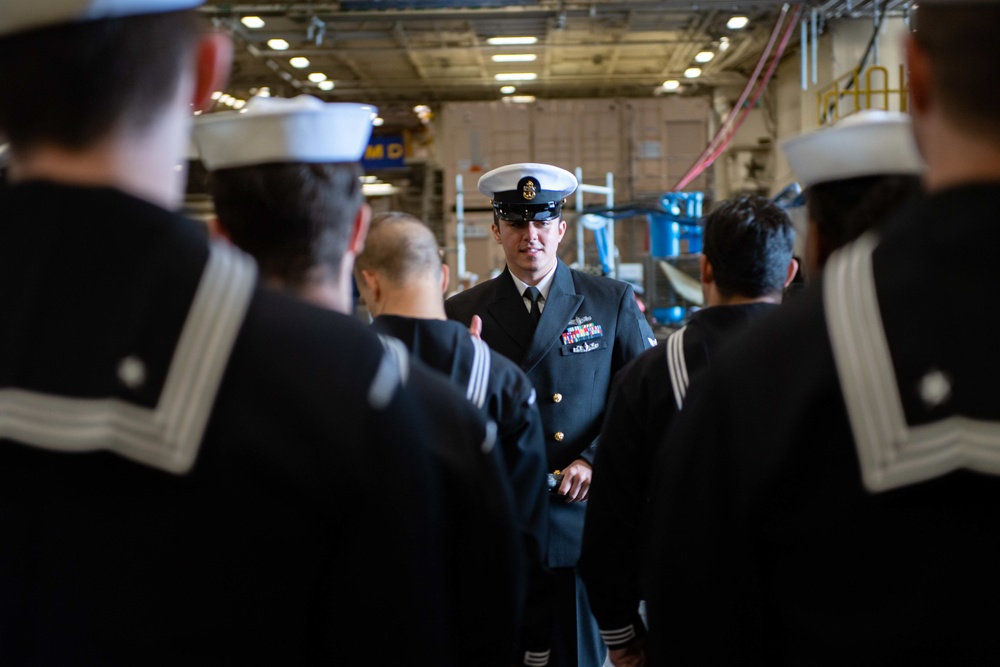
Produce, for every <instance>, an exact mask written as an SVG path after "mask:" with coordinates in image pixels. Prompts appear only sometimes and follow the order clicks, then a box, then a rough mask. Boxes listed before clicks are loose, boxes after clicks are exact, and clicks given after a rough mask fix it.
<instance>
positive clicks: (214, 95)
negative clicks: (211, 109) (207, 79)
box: [212, 90, 222, 101]
mask: <svg viewBox="0 0 1000 667" xmlns="http://www.w3.org/2000/svg"><path fill="white" fill-rule="evenodd" d="M220 97H222V91H221V90H217V91H215V92H214V93H212V99H213V100H216V101H218V100H219V98H220Z"/></svg>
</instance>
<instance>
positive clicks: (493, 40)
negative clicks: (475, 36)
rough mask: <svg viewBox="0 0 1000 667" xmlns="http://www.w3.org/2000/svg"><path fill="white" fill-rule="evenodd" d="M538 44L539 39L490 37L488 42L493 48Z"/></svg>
mask: <svg viewBox="0 0 1000 667" xmlns="http://www.w3.org/2000/svg"><path fill="white" fill-rule="evenodd" d="M536 42H538V38H537V37H490V38H489V39H487V40H486V43H487V44H492V45H493V46H515V45H519V44H535V43H536Z"/></svg>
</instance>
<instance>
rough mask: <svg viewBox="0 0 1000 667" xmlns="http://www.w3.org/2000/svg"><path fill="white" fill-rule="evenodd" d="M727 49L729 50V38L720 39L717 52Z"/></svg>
mask: <svg viewBox="0 0 1000 667" xmlns="http://www.w3.org/2000/svg"><path fill="white" fill-rule="evenodd" d="M728 48H729V38H728V37H723V38H722V39H720V40H719V50H720V51H725V50H726V49H728Z"/></svg>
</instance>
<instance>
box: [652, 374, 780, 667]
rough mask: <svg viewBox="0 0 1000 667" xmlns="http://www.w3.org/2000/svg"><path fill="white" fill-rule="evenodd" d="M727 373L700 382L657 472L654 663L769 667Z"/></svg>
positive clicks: (654, 499)
mask: <svg viewBox="0 0 1000 667" xmlns="http://www.w3.org/2000/svg"><path fill="white" fill-rule="evenodd" d="M719 370H721V369H719V368H718V367H716V368H713V369H711V370H710V371H709V372H708V373H706V374H705V375H704V376H702V377H701V379H700V380H699V382H698V383H696V384H695V385H693V386H692V390H691V393H690V394H689V395H688V397H687V399H686V400H685V403H684V409H683V410H682V411H681V412H680V413H679V415H678V418H677V419H676V420H675V428H674V429H673V430H672V431H671V433H670V434H668V436H667V437H668V443H669V446H667V447H664V448H662V449H661V451H660V453H659V455H658V456H657V460H656V463H655V464H654V467H653V471H652V472H653V486H652V492H651V495H650V526H651V530H650V536H651V537H650V548H649V569H648V570H647V574H648V588H647V611H648V619H649V636H648V638H647V649H648V654H649V656H650V661H651V664H654V662H655V664H668V663H669V664H693V663H698V664H769V663H768V662H767V661H766V660H765V661H764V662H758V661H757V660H756V659H749V660H748V658H749V657H750V656H754V655H756V656H758V658H759V657H760V653H759V649H760V646H759V644H758V642H760V641H761V639H762V637H763V635H762V633H761V631H760V625H759V617H758V616H757V614H756V612H755V611H754V604H753V602H752V601H753V600H756V599H759V596H758V594H757V592H755V589H756V586H757V585H756V584H755V577H756V575H755V574H754V572H755V567H756V566H755V564H754V563H753V560H752V557H751V555H750V549H749V548H748V547H749V543H748V541H747V531H748V530H749V529H748V527H747V526H746V525H745V523H746V522H745V521H743V520H740V519H739V518H738V517H737V515H736V513H734V512H733V508H734V506H735V505H734V503H735V502H736V497H737V496H738V495H739V494H740V493H741V489H740V488H739V477H738V474H737V473H738V471H737V470H735V467H734V466H733V465H732V458H731V457H730V456H729V447H730V445H731V444H732V443H733V442H734V440H735V438H734V436H735V432H734V430H733V428H732V425H731V423H730V420H729V419H728V415H727V412H726V410H725V406H727V405H731V403H728V402H727V401H728V400H736V401H738V400H739V398H737V397H735V396H731V395H730V392H728V391H725V389H724V386H723V384H722V383H721V382H720V381H719V380H720V377H719V374H718V371H719Z"/></svg>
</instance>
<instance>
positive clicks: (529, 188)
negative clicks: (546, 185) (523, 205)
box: [521, 181, 538, 201]
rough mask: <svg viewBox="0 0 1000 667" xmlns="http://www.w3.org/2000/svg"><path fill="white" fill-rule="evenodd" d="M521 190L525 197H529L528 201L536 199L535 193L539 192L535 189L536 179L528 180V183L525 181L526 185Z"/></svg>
mask: <svg viewBox="0 0 1000 667" xmlns="http://www.w3.org/2000/svg"><path fill="white" fill-rule="evenodd" d="M521 192H522V194H523V195H524V198H525V199H527V200H528V201H531V200H532V199H534V198H535V195H537V194H538V192H537V191H536V190H535V183H534V181H528V182H527V183H525V184H524V187H523V188H522V189H521Z"/></svg>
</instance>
